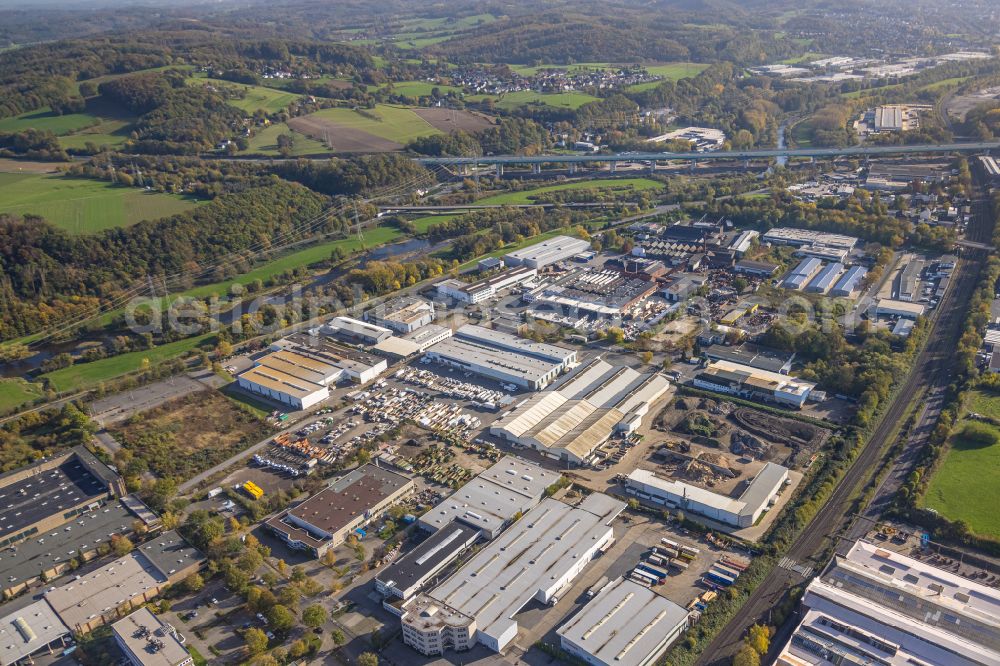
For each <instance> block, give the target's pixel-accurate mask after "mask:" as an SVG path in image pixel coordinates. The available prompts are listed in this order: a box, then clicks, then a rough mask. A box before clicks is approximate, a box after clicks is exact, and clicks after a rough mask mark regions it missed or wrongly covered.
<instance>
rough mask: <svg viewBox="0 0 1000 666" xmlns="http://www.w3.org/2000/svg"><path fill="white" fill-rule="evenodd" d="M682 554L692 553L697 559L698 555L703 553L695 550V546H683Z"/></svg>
mask: <svg viewBox="0 0 1000 666" xmlns="http://www.w3.org/2000/svg"><path fill="white" fill-rule="evenodd" d="M681 552H682V553H691V555H693V556H694V557H697V556H698V554H699V553H700V552H701V551H700V550H698V549H697V548H695V547H694V546H681Z"/></svg>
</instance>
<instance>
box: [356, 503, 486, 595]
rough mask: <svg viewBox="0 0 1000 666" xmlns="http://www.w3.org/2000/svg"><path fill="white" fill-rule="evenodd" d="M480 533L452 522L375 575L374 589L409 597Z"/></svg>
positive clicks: (387, 593) (462, 524)
mask: <svg viewBox="0 0 1000 666" xmlns="http://www.w3.org/2000/svg"><path fill="white" fill-rule="evenodd" d="M481 534H482V532H480V531H479V530H477V529H476V528H474V527H469V526H468V525H466V524H464V523H461V522H458V521H452V522H450V523H448V524H447V525H446V526H445V527H442V528H441V529H440V530H438V531H437V532H435V533H434V534H432V535H431V536H429V537H427V538H426V539H424V541H423V542H422V543H421V544H420V545H419V546H417V547H416V548H414V549H413V550H412V551H410V552H409V553H407V554H406V555H405V556H403V557H402V558H400V559H398V560H396V561H395V562H393V563H392V564H391V565H389V566H388V567H386V568H384V569H382V570H381V571H379V573H378V575H377V576H375V589H377V590H378V591H379V592H381V593H382V594H383V595H385V596H386V597H388V598H398V599H403V600H406V599H409V598H410V597H412V596H413V595H414V594H416V593H417V592H419V591H420V590H421V588H423V586H424V585H425V584H426V583H427V582H428V581H430V580H431V579H433V578H434V577H435V576H437V575H438V574H439V573H441V571H442V570H443V569H444V568H445V567H446V566H448V565H449V564H450V563H451V562H453V561H454V560H455V559H456V558H457V557H458V556H459V555H461V554H462V553H463V552H464V551H465V550H467V549H468V548H469V547H470V546H471V545H472V544H474V543H475V542H476V541H477V540H478V539H479V536H480V535H481Z"/></svg>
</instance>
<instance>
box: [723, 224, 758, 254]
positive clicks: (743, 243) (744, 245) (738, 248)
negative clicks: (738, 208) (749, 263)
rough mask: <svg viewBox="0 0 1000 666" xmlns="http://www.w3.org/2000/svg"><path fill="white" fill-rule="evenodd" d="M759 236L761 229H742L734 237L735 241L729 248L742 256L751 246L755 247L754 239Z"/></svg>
mask: <svg viewBox="0 0 1000 666" xmlns="http://www.w3.org/2000/svg"><path fill="white" fill-rule="evenodd" d="M758 238H760V232H759V231H754V230H752V229H751V230H748V231H741V232H740V233H739V235H737V236H736V238H734V239H733V242H732V243H730V244H729V249H730V250H732V251H733V253H734V254H736V256H737V257H741V258H742V257H743V255H744V254H746V253H747V252H749V251H750V248H751V247H753V243H754V241H755V240H757V239H758Z"/></svg>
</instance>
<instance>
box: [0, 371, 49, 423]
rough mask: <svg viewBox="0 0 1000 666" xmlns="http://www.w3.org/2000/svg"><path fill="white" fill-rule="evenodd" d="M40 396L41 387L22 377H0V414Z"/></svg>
mask: <svg viewBox="0 0 1000 666" xmlns="http://www.w3.org/2000/svg"><path fill="white" fill-rule="evenodd" d="M41 396H42V387H41V386H39V385H38V384H31V383H28V382H26V381H24V380H23V379H0V414H6V413H7V412H10V411H13V410H14V409H16V408H18V407H20V406H21V405H23V404H26V403H29V402H31V401H33V400H35V399H36V398H40V397H41Z"/></svg>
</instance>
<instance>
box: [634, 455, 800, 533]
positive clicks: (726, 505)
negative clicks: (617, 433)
mask: <svg viewBox="0 0 1000 666" xmlns="http://www.w3.org/2000/svg"><path fill="white" fill-rule="evenodd" d="M787 479H788V469H787V468H785V467H782V466H781V465H778V464H777V463H772V462H769V463H767V464H765V465H764V467H762V468H761V469H760V471H759V472H757V475H756V476H755V477H754V478H753V481H751V482H750V485H748V486H747V487H746V489H745V490H744V491H743V493H742V494H741V495H740V496H739V497H738V498H733V497H728V496H726V495H720V494H719V493H715V492H712V491H711V490H706V489H705V488H701V487H699V486H694V485H691V484H689V483H684V482H683V481H675V480H672V479H665V478H663V477H660V476H657V475H656V474H654V473H653V472H650V471H647V470H644V469H637V470H634V471H633V472H631V473H630V474H629V475H628V477H627V478H626V479H625V492H626V493H628V494H629V495H632V496H634V497H637V498H639V499H641V500H644V501H646V502H650V503H653V504H657V505H659V506H665V507H669V508H672V509H682V510H684V511H690V512H691V513H696V514H698V515H700V516H705V517H706V518H711V519H712V520H716V521H718V522H720V523H724V524H726V525H729V526H730V527H736V528H743V527H750V526H751V525H754V524H755V523H756V522H757V519H758V518H760V516H761V514H763V513H764V511H765V510H766V509H767V508H768V507H769V506H770V505H771V501H772V500H774V499H775V498H776V497H777V495H778V492H779V491H780V490H781V488H782V486H783V485H784V483H785V481H786V480H787Z"/></svg>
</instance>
